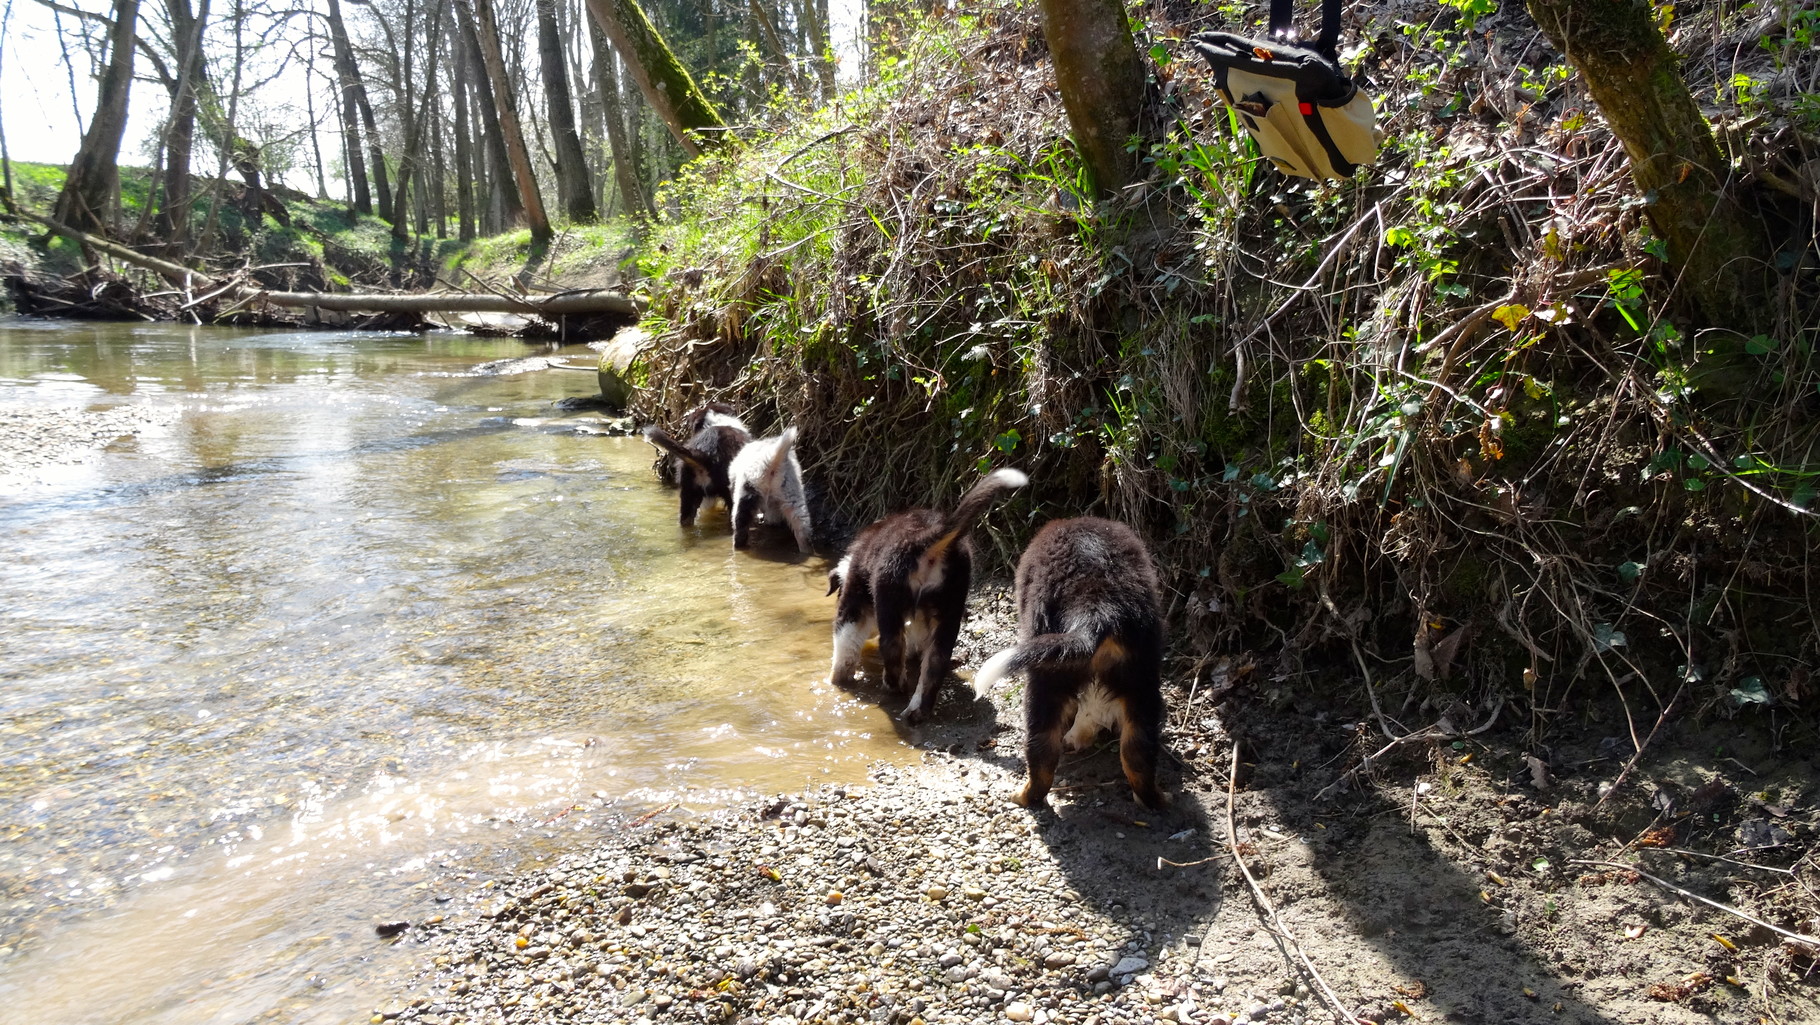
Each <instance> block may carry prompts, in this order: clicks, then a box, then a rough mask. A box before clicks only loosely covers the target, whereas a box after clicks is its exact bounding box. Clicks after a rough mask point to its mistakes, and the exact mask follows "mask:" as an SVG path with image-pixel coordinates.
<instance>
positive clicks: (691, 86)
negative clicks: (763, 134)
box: [588, 0, 727, 156]
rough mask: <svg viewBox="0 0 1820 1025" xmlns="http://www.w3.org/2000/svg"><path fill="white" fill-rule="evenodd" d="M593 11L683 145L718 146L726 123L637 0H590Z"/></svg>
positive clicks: (691, 150) (693, 148) (695, 150)
mask: <svg viewBox="0 0 1820 1025" xmlns="http://www.w3.org/2000/svg"><path fill="white" fill-rule="evenodd" d="M588 10H589V11H590V12H591V13H592V14H593V15H594V20H595V22H597V23H598V24H599V25H600V27H601V29H602V31H604V32H606V34H607V38H608V39H610V40H612V41H613V49H614V50H615V51H617V52H618V54H619V56H620V58H621V59H622V60H624V61H625V62H626V70H627V71H628V72H630V73H631V75H632V79H633V81H635V82H637V83H638V88H639V91H640V92H642V93H643V94H644V97H645V102H647V103H649V104H650V105H651V109H653V110H655V111H657V113H658V116H659V117H661V118H663V121H664V125H665V126H666V127H668V128H669V129H670V132H671V134H673V135H675V136H676V140H677V141H678V142H680V143H681V144H682V147H683V149H684V150H685V151H687V152H688V154H689V155H690V156H695V155H697V154H699V153H700V152H701V148H702V147H703V146H704V145H705V146H713V145H716V144H718V143H719V142H720V141H721V139H722V136H723V135H724V134H725V131H726V127H727V126H726V123H725V122H724V121H722V120H721V117H720V113H719V112H718V111H716V110H715V109H714V105H713V104H712V103H709V102H708V98H707V97H706V96H704V95H703V94H702V91H701V89H700V87H698V86H697V85H696V84H695V79H694V77H693V76H691V75H690V74H689V70H688V69H687V68H685V67H683V66H682V62H681V61H679V60H677V59H676V54H675V53H673V52H671V50H670V47H669V44H667V43H665V42H664V38H663V36H662V35H660V34H658V31H657V26H655V25H653V24H651V19H650V17H649V16H647V15H646V14H645V11H644V8H642V7H640V6H639V5H638V3H637V0H588Z"/></svg>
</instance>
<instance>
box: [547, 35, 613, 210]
mask: <svg viewBox="0 0 1820 1025" xmlns="http://www.w3.org/2000/svg"><path fill="white" fill-rule="evenodd" d="M537 53H538V56H539V58H540V59H541V60H542V63H543V92H544V102H545V103H546V104H547V105H548V107H549V113H550V134H551V136H553V137H554V139H555V142H556V160H555V163H556V196H557V201H558V202H560V203H561V204H562V208H563V211H564V212H565V213H567V214H568V216H569V220H571V221H577V222H580V223H584V224H585V223H590V222H592V221H594V220H595V218H596V217H598V216H599V214H598V212H597V211H596V210H595V208H594V183H593V182H592V181H591V180H589V177H588V158H587V155H586V153H585V152H584V151H583V150H582V148H581V134H580V133H579V132H577V131H576V130H575V105H574V102H573V101H572V100H570V98H569V62H568V58H567V55H566V54H564V53H563V47H562V29H561V27H560V26H558V25H557V23H556V0H537Z"/></svg>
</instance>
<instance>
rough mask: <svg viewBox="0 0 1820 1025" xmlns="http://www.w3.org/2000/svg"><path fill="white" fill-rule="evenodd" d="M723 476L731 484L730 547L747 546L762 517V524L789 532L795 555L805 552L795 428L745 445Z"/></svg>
mask: <svg viewBox="0 0 1820 1025" xmlns="http://www.w3.org/2000/svg"><path fill="white" fill-rule="evenodd" d="M727 476H728V477H729V478H730V479H731V480H732V483H733V503H732V505H733V547H735V548H744V547H746V546H747V545H749V544H751V542H752V525H753V524H754V523H756V522H758V518H759V516H760V515H761V514H762V515H763V516H764V520H765V522H766V523H770V524H782V525H784V526H787V527H789V528H790V533H791V534H792V535H793V536H794V537H795V538H796V548H797V550H798V551H800V552H804V553H807V552H808V551H809V530H810V524H809V501H808V496H806V495H805V494H804V493H803V468H802V466H801V465H800V464H799V463H798V462H797V461H796V428H794V427H790V428H786V429H785V430H784V433H782V434H780V435H778V436H777V437H775V438H759V439H758V440H756V441H749V442H747V443H746V445H745V447H744V448H742V449H740V450H739V454H738V455H736V456H734V457H733V463H732V465H731V466H730V467H728V469H727Z"/></svg>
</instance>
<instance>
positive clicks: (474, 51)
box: [455, 0, 525, 233]
mask: <svg viewBox="0 0 1820 1025" xmlns="http://www.w3.org/2000/svg"><path fill="white" fill-rule="evenodd" d="M460 4H461V0H457V7H458V8H459V7H460ZM471 13H472V12H468V11H463V15H464V16H463V17H460V18H457V19H455V20H456V21H458V22H460V24H461V36H462V42H463V43H464V44H465V45H466V46H467V49H468V65H467V66H468V73H469V79H468V81H469V84H470V85H471V86H472V87H473V89H474V96H473V100H474V102H472V103H470V104H468V116H469V117H471V118H473V119H474V127H475V134H476V135H477V136H478V137H479V139H480V141H481V154H480V157H481V159H478V160H476V168H475V178H476V180H480V181H485V182H486V183H488V184H489V186H490V187H488V188H485V189H482V190H481V191H480V192H479V193H478V195H479V196H480V197H481V199H482V200H483V201H484V202H485V203H486V206H487V214H486V216H485V218H483V221H484V222H485V223H486V224H487V231H488V233H493V232H498V231H501V230H504V228H505V227H506V226H507V225H516V224H518V223H519V222H521V221H523V220H524V216H525V214H524V204H523V203H521V202H520V201H519V193H518V189H517V187H516V186H512V187H507V186H508V184H509V183H511V181H512V158H511V157H510V156H509V155H508V154H507V153H506V140H505V135H504V133H502V132H501V131H500V130H499V117H498V116H497V114H495V113H494V112H495V111H497V110H498V109H499V105H498V103H497V101H495V99H494V98H493V86H492V83H491V79H490V77H489V76H488V73H487V70H486V60H485V58H484V57H483V55H482V53H481V49H480V34H479V33H478V32H476V31H475V28H474V19H473V17H472V16H471Z"/></svg>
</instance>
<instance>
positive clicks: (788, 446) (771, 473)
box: [762, 427, 796, 495]
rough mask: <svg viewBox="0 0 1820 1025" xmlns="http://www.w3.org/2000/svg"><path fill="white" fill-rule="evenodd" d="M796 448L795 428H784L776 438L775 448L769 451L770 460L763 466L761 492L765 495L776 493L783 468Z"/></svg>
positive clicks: (788, 462)
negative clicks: (763, 480)
mask: <svg viewBox="0 0 1820 1025" xmlns="http://www.w3.org/2000/svg"><path fill="white" fill-rule="evenodd" d="M795 448H796V428H794V427H786V428H784V433H782V434H780V435H778V436H777V447H776V448H774V449H772V450H771V460H770V462H767V463H766V464H765V473H764V479H765V482H764V484H763V485H762V488H763V490H764V491H765V492H766V493H767V494H773V495H775V494H777V493H778V483H779V480H780V479H781V478H782V477H783V474H784V468H785V467H787V466H788V465H789V464H790V453H791V452H792V451H793V450H795Z"/></svg>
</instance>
